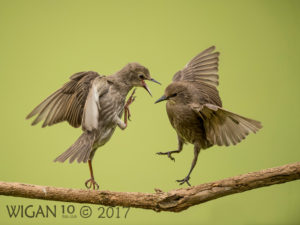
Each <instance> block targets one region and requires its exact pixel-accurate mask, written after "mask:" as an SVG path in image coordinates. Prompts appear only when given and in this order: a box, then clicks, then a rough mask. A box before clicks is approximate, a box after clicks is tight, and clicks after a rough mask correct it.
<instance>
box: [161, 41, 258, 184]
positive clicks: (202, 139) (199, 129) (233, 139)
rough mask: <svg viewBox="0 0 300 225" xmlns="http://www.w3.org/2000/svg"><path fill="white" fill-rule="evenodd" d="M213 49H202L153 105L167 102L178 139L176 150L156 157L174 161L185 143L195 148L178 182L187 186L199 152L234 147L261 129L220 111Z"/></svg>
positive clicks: (254, 124) (216, 68) (220, 103)
mask: <svg viewBox="0 0 300 225" xmlns="http://www.w3.org/2000/svg"><path fill="white" fill-rule="evenodd" d="M214 50H215V47H214V46H212V47H210V48H208V49H206V50H204V51H203V52H201V53H200V54H198V55H197V56H196V57H195V58H193V59H192V60H191V61H190V62H189V63H188V64H187V65H186V66H185V67H184V68H183V69H182V70H180V71H178V72H177V73H176V74H175V75H174V77H173V82H172V83H171V84H170V85H169V86H168V87H167V88H166V89H165V94H164V95H163V96H162V97H161V98H160V99H158V100H157V101H156V102H155V103H158V102H161V101H164V100H167V104H166V108H167V113H168V117H169V120H170V123H171V125H172V126H173V128H174V129H175V130H176V132H177V137H178V149H177V150H176V151H169V152H158V153H157V154H159V155H167V156H168V157H169V158H170V159H171V160H173V161H175V159H174V158H173V157H172V154H173V153H179V152H181V150H182V148H183V144H184V143H186V142H189V143H191V144H193V145H194V159H193V161H192V166H191V169H190V170H189V173H188V175H187V176H186V177H185V178H184V179H182V180H177V182H179V183H180V184H184V183H187V184H188V185H189V186H190V183H189V179H190V175H191V173H192V171H193V169H194V167H195V165H196V163H197V159H198V154H199V152H200V150H201V149H207V148H209V147H211V146H213V145H219V146H222V145H226V146H229V145H230V144H233V145H235V144H237V143H239V142H240V141H242V140H243V139H244V138H245V137H246V136H247V135H248V134H249V132H253V133H256V132H257V131H258V130H259V129H260V128H262V126H261V123H260V122H259V121H256V120H252V119H248V118H246V117H243V116H240V115H237V114H235V113H232V112H230V111H228V110H226V109H224V108H222V102H221V99H220V97H219V93H218V90H217V86H218V78H219V76H218V74H217V72H218V61H219V58H218V57H219V52H213V51H214Z"/></svg>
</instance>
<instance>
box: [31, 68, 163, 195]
mask: <svg viewBox="0 0 300 225" xmlns="http://www.w3.org/2000/svg"><path fill="white" fill-rule="evenodd" d="M146 80H149V81H153V82H156V83H159V82H157V81H156V80H154V79H153V78H151V76H150V73H149V70H148V69H147V68H145V67H144V66H142V65H140V64H138V63H129V64H128V65H126V66H125V67H124V68H123V69H121V70H120V71H118V72H116V73H115V74H113V75H110V76H101V75H99V74H98V73H97V72H93V71H88V72H79V73H76V74H74V75H72V76H71V77H70V81H69V82H67V83H66V84H65V85H63V87H62V88H60V89H58V90H57V91H56V92H54V93H53V94H52V95H50V96H49V97H48V98H46V99H45V100H44V101H43V102H42V103H40V104H39V105H38V106H37V107H36V108H34V109H33V111H32V112H31V113H29V115H28V116H27V119H29V118H31V117H33V116H35V115H37V116H36V118H35V120H34V121H33V122H32V125H35V124H37V123H39V122H40V121H44V122H43V125H42V127H46V126H51V125H53V124H56V123H59V122H62V121H68V123H69V124H70V125H71V126H73V127H75V128H77V127H80V126H81V128H82V130H83V133H82V135H81V136H80V137H79V138H78V139H77V141H76V142H75V143H74V144H73V145H72V146H71V147H70V148H68V149H67V150H66V151H65V152H64V153H62V154H61V155H60V156H58V157H57V158H56V159H55V160H54V161H57V162H64V161H66V160H67V159H69V162H70V163H72V162H73V161H75V160H77V162H79V163H80V162H84V163H86V162H88V164H89V169H90V175H91V178H90V179H89V180H87V181H86V182H85V185H86V187H87V188H91V187H93V189H98V188H99V185H98V184H97V183H96V181H95V179H94V174H93V169H92V159H93V157H94V154H95V152H96V150H97V149H98V148H99V147H100V146H102V145H104V144H105V143H106V142H107V141H109V139H110V138H111V136H112V134H113V133H114V131H115V128H116V127H117V126H118V127H119V128H121V129H122V130H123V129H125V128H126V127H127V120H128V119H129V118H130V111H129V105H130V104H131V103H132V102H133V101H134V99H135V97H134V92H135V90H134V91H133V93H132V95H131V96H130V97H129V99H128V101H127V102H126V103H125V100H126V96H127V94H128V93H129V91H130V90H131V89H132V88H133V87H143V88H145V89H146V90H147V91H148V93H149V94H150V95H151V92H150V90H149V88H148V86H147V85H146V83H145V81H146ZM123 111H125V115H124V122H123V121H122V120H121V117H122V115H123Z"/></svg>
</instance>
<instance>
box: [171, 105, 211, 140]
mask: <svg viewBox="0 0 300 225" xmlns="http://www.w3.org/2000/svg"><path fill="white" fill-rule="evenodd" d="M167 113H168V117H169V120H170V123H171V124H172V126H173V128H174V129H175V130H176V132H177V134H178V135H179V136H180V137H181V138H183V139H184V140H185V141H187V142H189V143H194V142H195V141H196V140H198V139H204V138H205V134H204V132H205V130H204V127H203V121H202V120H201V118H199V117H198V116H197V114H196V113H195V112H194V111H193V110H191V108H190V107H189V106H188V105H178V104H168V103H167Z"/></svg>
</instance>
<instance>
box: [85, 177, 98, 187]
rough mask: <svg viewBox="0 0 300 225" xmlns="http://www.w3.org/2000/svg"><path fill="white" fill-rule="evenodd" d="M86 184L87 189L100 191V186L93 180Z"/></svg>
mask: <svg viewBox="0 0 300 225" xmlns="http://www.w3.org/2000/svg"><path fill="white" fill-rule="evenodd" d="M84 184H85V186H86V188H87V189H91V188H92V187H93V190H98V189H99V185H98V184H97V182H96V181H95V179H93V178H90V179H88V180H87V181H86V182H85V183H84Z"/></svg>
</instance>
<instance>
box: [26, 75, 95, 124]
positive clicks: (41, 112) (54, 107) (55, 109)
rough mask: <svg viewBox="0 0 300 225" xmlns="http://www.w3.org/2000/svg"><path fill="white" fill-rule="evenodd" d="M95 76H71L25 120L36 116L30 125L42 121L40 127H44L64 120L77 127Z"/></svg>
mask: <svg viewBox="0 0 300 225" xmlns="http://www.w3.org/2000/svg"><path fill="white" fill-rule="evenodd" d="M97 76H99V74H98V73H96V72H92V71H89V72H79V73H76V74H74V75H72V76H71V77H70V81H69V82H68V83H66V84H65V85H63V87H62V88H60V89H59V90H57V91H56V92H54V93H53V94H52V95H50V96H49V97H48V98H46V99H45V100H44V101H43V102H42V103H40V104H39V105H38V106H37V107H35V108H34V109H33V110H32V112H31V113H29V115H28V116H27V117H26V119H29V118H31V117H33V116H35V115H37V114H38V116H37V117H36V119H35V120H34V121H33V122H32V125H35V124H37V123H39V122H40V121H42V120H44V123H43V125H42V127H46V126H51V125H53V124H56V123H59V122H62V121H65V120H66V121H68V122H69V123H70V125H72V126H73V127H79V126H80V125H81V120H82V114H83V108H84V104H85V100H86V97H87V94H88V92H89V88H90V84H91V82H92V81H93V80H94V79H95V78H96V77H97Z"/></svg>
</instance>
